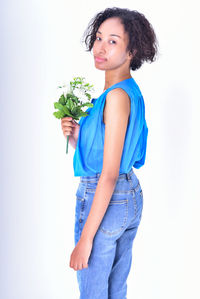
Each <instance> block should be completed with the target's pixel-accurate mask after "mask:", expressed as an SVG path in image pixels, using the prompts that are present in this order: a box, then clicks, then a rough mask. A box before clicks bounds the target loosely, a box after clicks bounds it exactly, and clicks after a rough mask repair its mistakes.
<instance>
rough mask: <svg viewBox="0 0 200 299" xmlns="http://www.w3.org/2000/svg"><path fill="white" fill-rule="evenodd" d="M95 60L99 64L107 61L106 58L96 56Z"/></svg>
mask: <svg viewBox="0 0 200 299" xmlns="http://www.w3.org/2000/svg"><path fill="white" fill-rule="evenodd" d="M94 59H95V61H97V62H103V61H105V60H106V59H105V58H101V57H98V56H95V57H94Z"/></svg>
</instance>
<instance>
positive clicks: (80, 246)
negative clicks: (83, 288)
mask: <svg viewBox="0 0 200 299" xmlns="http://www.w3.org/2000/svg"><path fill="white" fill-rule="evenodd" d="M92 244H93V242H92V241H91V240H90V239H81V238H80V240H79V241H78V243H77V244H76V247H75V248H74V250H73V251H72V254H71V256H70V264H69V266H70V267H71V268H73V269H74V270H75V271H77V270H82V268H88V260H89V257H90V253H91V251H92Z"/></svg>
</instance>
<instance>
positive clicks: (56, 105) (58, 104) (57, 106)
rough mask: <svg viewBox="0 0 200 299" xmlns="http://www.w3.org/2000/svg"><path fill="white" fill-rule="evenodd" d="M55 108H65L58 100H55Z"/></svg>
mask: <svg viewBox="0 0 200 299" xmlns="http://www.w3.org/2000/svg"><path fill="white" fill-rule="evenodd" d="M54 108H55V109H59V110H63V105H62V104H60V103H58V102H55V103H54Z"/></svg>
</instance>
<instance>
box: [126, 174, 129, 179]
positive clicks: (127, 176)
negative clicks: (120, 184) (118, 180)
mask: <svg viewBox="0 0 200 299" xmlns="http://www.w3.org/2000/svg"><path fill="white" fill-rule="evenodd" d="M126 179H127V181H128V180H129V174H128V173H126Z"/></svg>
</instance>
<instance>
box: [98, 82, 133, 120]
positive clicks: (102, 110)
mask: <svg viewBox="0 0 200 299" xmlns="http://www.w3.org/2000/svg"><path fill="white" fill-rule="evenodd" d="M116 88H121V89H123V90H124V91H125V92H126V93H127V95H128V96H129V99H130V104H131V96H130V94H129V93H128V91H127V89H126V88H125V87H123V86H115V87H113V88H112V89H111V90H113V89H116ZM111 90H109V91H108V92H107V93H106V95H105V98H104V101H103V105H102V106H103V107H102V109H101V123H102V124H103V125H104V126H105V124H104V122H103V112H104V107H105V103H106V96H107V94H108V93H109V92H110V91H111ZM130 114H131V111H130ZM129 119H130V115H129Z"/></svg>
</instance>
